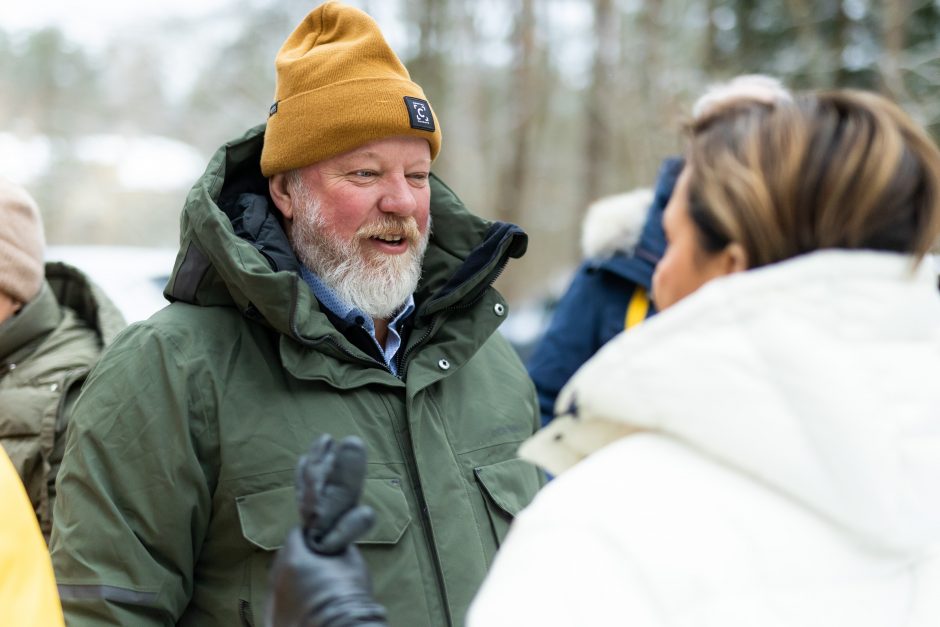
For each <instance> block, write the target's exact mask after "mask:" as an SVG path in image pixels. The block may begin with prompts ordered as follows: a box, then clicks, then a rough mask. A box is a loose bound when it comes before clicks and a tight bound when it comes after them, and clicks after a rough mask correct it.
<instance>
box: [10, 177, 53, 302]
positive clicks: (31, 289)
mask: <svg viewBox="0 0 940 627" xmlns="http://www.w3.org/2000/svg"><path fill="white" fill-rule="evenodd" d="M43 248H45V237H44V236H43V232H42V220H41V219H40V217H39V209H38V208H37V207H36V202H35V201H34V200H33V198H32V196H30V195H29V193H28V192H27V191H26V190H25V189H23V188H22V187H20V186H19V185H16V184H15V183H13V182H11V181H8V180H6V179H4V178H2V177H0V292H3V293H4V294H6V295H7V296H9V297H11V298H13V299H14V300H17V301H19V302H21V303H28V302H29V301H31V300H32V299H33V298H34V297H35V296H36V294H38V293H39V288H40V287H42V280H43V276H44V272H43V262H42V256H43Z"/></svg>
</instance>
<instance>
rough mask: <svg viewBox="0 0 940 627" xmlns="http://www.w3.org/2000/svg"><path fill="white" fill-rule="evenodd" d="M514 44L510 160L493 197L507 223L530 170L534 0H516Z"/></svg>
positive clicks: (513, 218)
mask: <svg viewBox="0 0 940 627" xmlns="http://www.w3.org/2000/svg"><path fill="white" fill-rule="evenodd" d="M513 44H514V48H515V50H516V52H515V59H514V61H513V69H512V84H511V86H510V89H509V93H510V94H511V97H510V103H509V104H510V106H509V120H510V125H511V126H510V128H509V133H508V137H509V145H510V149H509V162H508V165H507V166H506V167H505V168H504V170H503V176H502V178H501V180H500V185H499V189H500V193H499V197H498V198H497V199H496V216H497V218H498V219H500V220H505V221H507V222H518V221H519V216H520V215H521V214H522V210H523V203H524V202H525V199H526V185H527V183H528V181H529V177H530V173H531V165H530V157H531V150H530V144H531V142H532V134H533V126H534V125H533V121H534V117H535V113H536V99H537V95H538V94H537V84H536V83H537V81H536V76H535V72H536V68H535V61H536V43H535V0H519V5H518V12H517V13H516V26H515V31H514V33H513Z"/></svg>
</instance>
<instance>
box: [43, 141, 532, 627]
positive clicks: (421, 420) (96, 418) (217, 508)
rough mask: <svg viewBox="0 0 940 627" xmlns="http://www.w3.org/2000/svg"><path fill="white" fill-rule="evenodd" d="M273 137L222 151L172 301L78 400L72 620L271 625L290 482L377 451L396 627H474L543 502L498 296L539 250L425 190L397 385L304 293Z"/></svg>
mask: <svg viewBox="0 0 940 627" xmlns="http://www.w3.org/2000/svg"><path fill="white" fill-rule="evenodd" d="M262 131H263V128H261V127H259V128H256V129H253V130H252V131H250V132H249V133H248V134H247V135H246V136H245V137H243V138H241V139H240V140H237V141H235V142H232V143H231V144H228V145H226V146H225V147H223V148H222V149H221V150H220V151H219V152H218V153H217V154H216V156H215V157H214V158H213V160H212V162H211V163H210V164H209V167H208V170H207V172H206V174H205V176H204V177H203V178H202V179H201V180H200V181H199V183H198V184H197V185H196V186H195V187H194V188H193V190H192V192H191V193H190V195H189V197H188V199H187V203H186V206H185V209H184V211H183V217H182V223H181V226H182V234H181V239H182V246H181V251H180V255H179V257H178V259H177V263H176V268H175V269H174V274H173V276H172V277H171V279H170V284H169V286H168V288H167V294H168V296H170V297H171V298H172V299H174V300H176V301H177V302H175V303H174V304H172V305H170V306H169V307H167V308H165V309H164V310H162V311H160V312H158V313H157V314H156V315H154V316H153V317H152V318H151V319H150V320H149V321H146V322H144V323H140V324H136V325H133V326H132V327H131V328H130V329H128V331H127V332H125V333H124V334H122V336H121V337H120V338H119V340H118V341H117V342H116V343H115V345H114V346H113V347H112V348H111V350H109V351H108V353H107V355H106V357H105V358H104V359H102V362H101V364H100V366H99V367H98V368H97V369H96V370H95V372H94V373H93V374H92V376H91V378H90V379H89V382H88V385H87V386H86V388H85V390H84V391H83V394H82V396H81V398H80V399H79V402H78V405H77V407H76V410H75V415H74V419H73V424H72V427H71V430H70V433H69V440H68V445H67V450H66V456H65V460H64V462H63V466H62V471H61V474H60V482H59V495H60V496H59V501H58V503H57V506H56V524H55V529H54V532H53V538H52V550H53V564H54V567H55V570H56V576H57V579H58V582H59V584H60V593H61V595H62V599H63V604H64V608H65V613H66V618H67V621H68V623H69V624H70V625H72V626H73V627H77V626H81V625H99V624H102V623H106V624H120V625H135V626H138V625H140V626H144V625H160V624H166V625H172V624H174V623H175V624H180V625H224V626H226V627H229V626H234V625H260V624H262V622H263V621H262V617H263V608H264V607H265V603H266V597H267V587H268V573H267V571H268V568H269V566H270V563H271V560H272V558H273V555H274V551H276V550H277V548H278V547H280V545H281V543H282V540H283V538H284V537H285V535H286V533H287V531H288V529H289V528H290V527H291V526H293V525H295V524H297V522H298V514H297V506H296V503H295V498H294V487H293V477H294V467H295V464H296V462H297V459H298V456H299V455H300V454H301V453H302V452H304V450H305V449H306V448H307V447H308V446H309V444H310V443H311V441H312V440H313V439H314V438H315V437H316V436H317V435H318V434H321V433H330V434H333V435H334V436H336V437H341V436H345V435H349V434H355V435H357V436H359V437H360V438H362V439H363V440H364V441H365V442H366V445H367V447H368V455H369V470H368V478H367V480H366V487H365V494H364V497H363V500H364V501H365V502H366V503H369V504H371V505H372V506H373V507H374V508H375V510H376V512H377V514H378V522H377V524H376V525H375V528H374V529H372V531H371V532H369V534H368V535H367V536H366V537H365V538H364V539H363V540H362V541H361V542H360V544H359V546H360V549H361V550H362V552H363V554H364V556H365V558H366V561H367V562H368V564H369V566H370V569H371V571H372V574H373V580H374V585H375V591H376V595H377V597H378V600H379V601H381V602H382V603H384V604H385V605H386V606H387V607H388V610H389V617H390V621H391V624H392V625H394V626H401V627H442V626H445V625H462V624H463V620H464V614H465V611H466V608H467V606H468V605H469V603H470V600H471V598H472V596H473V595H474V593H475V591H476V590H477V587H478V586H479V584H480V582H481V581H482V579H483V576H484V574H485V572H486V570H487V568H488V567H489V565H490V563H491V562H492V559H493V555H494V553H495V551H496V548H497V546H498V544H499V542H500V541H501V539H502V537H503V536H504V535H505V533H506V530H507V527H508V525H509V523H510V521H511V519H512V516H513V515H514V514H515V513H517V512H518V511H519V510H520V509H521V508H522V507H524V506H525V505H526V504H527V503H528V502H529V501H530V499H531V498H532V497H533V495H534V494H535V492H536V490H537V489H538V487H539V485H540V475H539V474H538V472H537V471H536V470H535V468H534V467H532V466H529V465H528V464H527V463H525V462H522V461H521V460H519V459H517V458H516V449H517V447H518V445H519V443H520V442H521V441H522V440H524V439H525V438H526V437H527V436H528V435H530V434H531V433H532V432H533V431H534V430H535V429H536V426H537V424H538V411H537V406H536V403H535V396H534V389H533V386H532V384H531V383H530V381H529V380H528V378H527V376H526V373H525V371H524V369H523V367H522V365H521V364H520V362H519V360H518V358H517V357H516V355H515V353H514V352H513V350H512V348H511V347H510V346H509V345H508V343H507V342H506V341H505V340H504V339H503V338H502V337H501V336H500V335H499V334H498V333H497V332H496V329H497V327H498V326H499V324H500V323H501V322H502V321H503V320H504V319H505V315H506V305H505V302H504V300H503V298H502V297H501V296H500V294H499V293H497V292H496V290H494V289H493V288H492V286H491V285H492V282H493V281H494V280H495V278H496V276H497V275H498V274H499V272H500V271H501V270H502V268H503V266H504V265H505V263H506V262H507V260H508V258H509V257H511V256H519V255H521V254H522V253H523V252H524V250H525V243H526V239H525V234H524V233H522V231H521V230H519V229H518V227H514V226H512V225H506V224H501V223H488V222H486V221H484V220H481V219H478V218H476V217H474V216H472V215H471V214H469V213H468V212H467V210H466V209H465V208H464V207H463V206H462V204H461V203H460V201H459V200H458V199H457V198H456V197H455V196H454V195H453V193H452V192H451V191H450V190H449V189H448V188H447V187H446V186H444V185H443V184H442V183H441V182H440V181H439V180H437V179H432V182H431V184H432V201H431V213H432V217H433V220H434V234H433V235H432V238H431V242H430V245H429V247H428V252H427V256H426V258H425V265H424V275H423V278H422V281H421V284H420V285H419V287H418V290H417V292H416V294H415V300H416V302H417V306H418V310H417V313H416V315H415V316H414V317H413V328H410V332H407V333H406V336H407V340H406V344H405V345H404V346H405V347H404V348H403V352H402V353H400V355H401V358H400V360H399V363H400V368H399V372H400V373H402V377H401V378H398V377H396V376H394V375H392V374H391V373H390V372H389V370H388V369H387V368H386V367H385V365H384V364H383V363H381V362H379V361H377V360H376V359H375V358H374V357H372V356H370V355H369V354H367V353H366V352H364V351H363V350H361V349H360V348H357V345H356V344H355V343H354V342H351V341H350V340H349V339H348V338H347V337H346V336H345V335H344V334H343V333H341V332H340V331H339V330H338V329H337V328H336V327H335V326H334V325H333V324H331V323H330V321H329V319H328V318H327V316H326V315H325V314H324V313H323V312H321V311H320V308H319V306H318V303H317V301H316V299H315V298H314V297H313V295H312V293H311V291H310V289H309V288H308V287H307V285H306V284H305V283H303V281H302V280H301V279H300V278H299V276H298V274H297V272H296V270H297V265H296V264H297V261H296V259H295V258H294V256H293V254H292V253H291V252H290V249H289V247H288V246H287V242H286V239H285V238H284V234H283V231H282V230H281V227H280V225H279V223H278V221H277V220H276V219H275V218H274V214H273V213H271V212H269V211H268V209H267V201H266V198H265V196H266V191H265V190H266V181H265V179H264V178H262V177H261V174H260V171H259V170H258V161H259V155H260V150H261V144H262ZM245 192H253V193H254V194H256V195H254V196H251V195H245Z"/></svg>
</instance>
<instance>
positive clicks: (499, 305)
mask: <svg viewBox="0 0 940 627" xmlns="http://www.w3.org/2000/svg"><path fill="white" fill-rule="evenodd" d="M493 311H495V312H496V315H497V316H502V315H503V314H505V313H506V306H505V305H503V304H502V303H496V304H495V305H493Z"/></svg>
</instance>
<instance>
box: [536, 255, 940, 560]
mask: <svg viewBox="0 0 940 627" xmlns="http://www.w3.org/2000/svg"><path fill="white" fill-rule="evenodd" d="M938 376H940V295H938V293H937V277H936V274H935V273H934V271H933V269H932V268H931V267H930V264H928V263H924V264H920V266H918V267H917V268H916V269H914V268H912V263H911V260H910V258H909V257H905V256H902V255H895V254H890V253H874V252H861V251H852V252H850V251H821V252H817V253H813V254H810V255H804V256H802V257H798V258H796V259H792V260H789V261H787V262H783V263H779V264H774V265H772V266H768V267H765V268H761V269H757V270H752V271H748V272H743V273H739V274H735V275H732V276H728V277H724V278H721V279H717V280H714V281H711V282H710V283H708V284H707V285H705V286H704V287H702V288H701V289H699V290H698V291H697V292H695V293H694V294H692V295H691V296H689V297H687V298H686V299H684V300H683V301H682V302H680V303H679V304H677V305H676V306H674V307H672V308H670V309H668V310H666V311H665V312H663V313H661V314H659V315H658V316H656V317H655V318H653V319H651V320H649V321H647V322H645V323H644V324H643V325H642V326H641V327H638V328H636V329H634V330H631V331H630V332H628V333H623V334H621V335H619V336H618V337H617V338H615V339H614V340H613V341H611V342H610V343H608V344H607V345H606V346H605V347H604V348H603V349H602V350H601V351H600V352H599V353H598V354H597V355H596V356H595V357H594V358H593V359H592V360H590V361H589V362H588V363H587V364H585V365H584V366H583V367H582V368H581V369H580V370H579V371H578V372H577V373H576V374H575V376H574V377H573V378H572V380H571V381H570V382H569V384H568V385H567V386H566V387H565V389H564V390H563V391H562V393H561V394H560V395H559V399H558V403H557V405H556V413H558V414H559V418H556V420H555V421H553V422H552V423H551V424H550V425H549V426H548V427H546V428H545V429H543V430H542V431H540V432H539V433H538V434H536V435H535V436H533V437H532V438H530V440H529V441H527V442H526V443H525V444H523V446H522V448H521V449H520V454H521V455H522V456H523V457H525V458H527V459H529V460H530V461H533V462H534V463H537V464H539V465H541V466H543V467H545V468H546V469H548V470H549V471H550V472H552V473H555V474H558V473H560V472H562V471H564V470H565V469H566V468H567V467H569V466H571V465H572V464H574V463H576V462H577V461H578V460H579V459H581V458H583V457H584V456H586V455H588V454H590V453H591V452H593V451H594V450H597V449H598V448H600V447H602V446H604V445H605V444H607V443H609V442H611V441H613V440H616V439H618V438H621V437H623V436H625V435H628V434H629V433H630V432H632V431H635V430H646V431H657V432H662V433H664V434H667V435H670V436H672V437H675V438H676V439H678V440H680V441H683V442H684V443H686V444H687V445H688V446H690V447H692V448H694V449H696V450H698V451H700V452H701V453H703V454H705V455H707V456H709V457H711V458H713V459H715V460H716V461H718V462H720V463H722V464H725V465H727V466H730V467H732V468H734V469H737V470H738V471H740V472H742V473H746V474H747V475H749V476H752V477H753V478H754V479H756V480H757V481H760V482H762V483H763V484H765V485H766V486H768V487H769V488H770V489H773V490H775V491H778V492H780V493H782V494H784V495H786V496H787V497H788V498H791V499H793V500H794V501H796V502H797V503H798V504H799V505H800V506H802V507H806V508H809V509H810V510H812V511H814V512H816V513H818V515H820V516H822V517H823V518H825V519H827V520H829V521H830V522H832V523H834V524H835V525H837V526H839V527H840V528H842V529H843V530H845V531H847V532H848V533H850V534H851V535H852V536H853V537H855V538H857V539H858V540H859V541H861V542H864V543H865V545H866V546H868V547H869V548H871V549H873V550H879V551H881V550H886V551H892V552H897V551H900V552H908V551H910V552H912V554H914V553H921V552H923V549H924V547H925V546H926V545H929V544H933V543H936V542H937V541H938V540H940V499H938V498H937V486H940V385H938V384H937V382H936V381H937V377H938Z"/></svg>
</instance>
